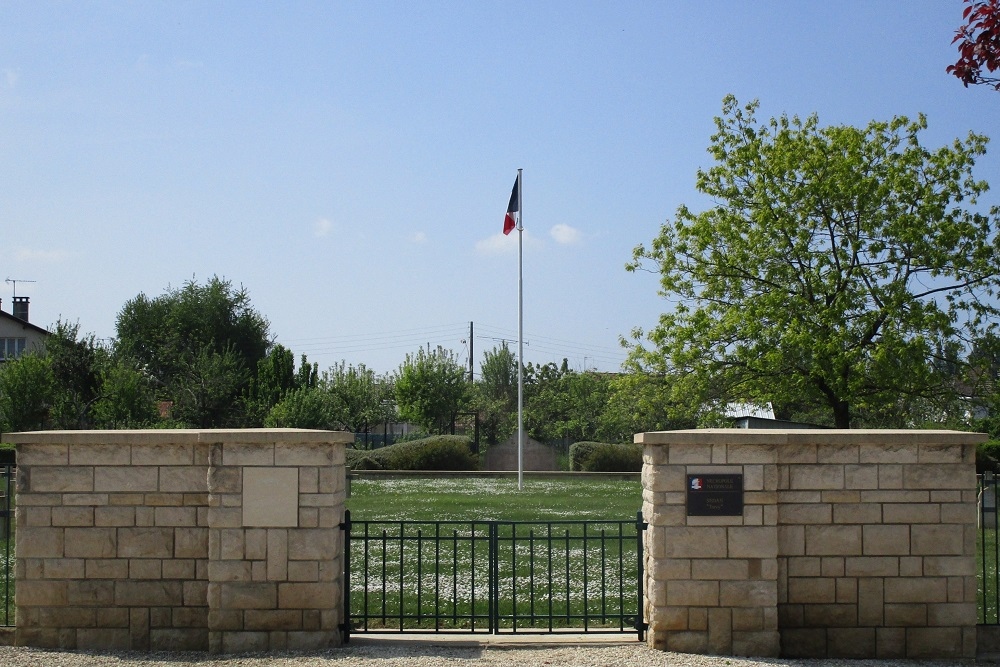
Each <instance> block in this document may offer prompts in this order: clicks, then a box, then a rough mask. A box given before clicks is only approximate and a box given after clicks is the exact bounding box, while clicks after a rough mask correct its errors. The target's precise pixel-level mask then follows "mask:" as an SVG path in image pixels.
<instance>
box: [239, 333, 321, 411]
mask: <svg viewBox="0 0 1000 667" xmlns="http://www.w3.org/2000/svg"><path fill="white" fill-rule="evenodd" d="M315 371H316V369H315V364H309V363H308V362H307V361H306V355H302V363H301V366H300V367H299V370H298V371H296V370H295V355H294V354H292V351H291V350H289V349H288V348H286V347H285V346H284V345H275V346H274V347H273V348H271V351H270V352H268V354H267V356H266V357H264V358H263V359H261V360H260V361H258V362H257V373H256V375H255V377H254V378H252V379H251V381H250V389H249V391H248V392H247V397H246V406H247V407H246V413H247V422H248V424H250V425H253V426H261V425H263V423H264V419H265V417H267V414H268V413H269V412H270V411H271V408H273V407H274V406H275V405H277V404H278V403H279V402H280V401H281V399H282V398H284V397H285V395H286V394H287V393H288V392H289V391H291V390H292V389H296V388H298V387H315V386H316V381H315V378H314V376H315Z"/></svg>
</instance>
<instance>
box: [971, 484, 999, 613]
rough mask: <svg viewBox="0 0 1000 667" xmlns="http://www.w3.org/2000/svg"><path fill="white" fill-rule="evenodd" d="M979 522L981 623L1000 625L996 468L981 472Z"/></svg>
mask: <svg viewBox="0 0 1000 667" xmlns="http://www.w3.org/2000/svg"><path fill="white" fill-rule="evenodd" d="M978 493H979V503H978V506H979V507H978V522H979V531H978V536H977V540H976V542H977V544H976V547H977V548H976V560H977V563H976V578H977V579H978V589H979V598H978V603H979V605H978V606H979V610H978V611H979V623H981V624H983V625H1000V586H998V583H997V569H998V567H1000V543H998V541H997V528H998V527H1000V524H998V520H997V476H996V475H995V474H994V473H992V472H986V473H983V474H982V475H979V490H978Z"/></svg>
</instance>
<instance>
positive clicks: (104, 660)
mask: <svg viewBox="0 0 1000 667" xmlns="http://www.w3.org/2000/svg"><path fill="white" fill-rule="evenodd" d="M963 664H964V665H968V664H969V663H968V662H919V663H918V662H913V661H880V660H777V659H770V658H761V659H748V658H727V657H716V656H701V655H690V654H686V653H665V652H662V651H654V650H652V649H649V648H647V647H646V646H645V645H643V644H639V643H636V644H635V645H627V646H568V647H558V648H539V647H495V646H488V647H475V646H471V647H470V646H442V645H432V644H407V645H400V644H395V645H391V646H386V645H382V646H372V645H367V646H351V647H349V648H341V649H334V650H329V651H321V652H316V653H297V654H291V653H271V654H246V655H239V656H232V655H229V656H213V655H208V654H206V653H78V652H67V651H43V650H39V649H30V648H21V647H6V646H5V647H0V666H2V667H479V666H483V667H494V666H495V667H536V666H538V667H560V666H564V667H668V666H669V667H753V666H756V665H761V666H764V665H766V666H769V667H773V666H775V665H809V666H810V667H835V666H836V667H843V666H845V665H850V666H851V667H869V666H870V667H887V666H890V665H896V666H899V667H903V666H906V667H914V666H915V665H921V666H925V667H930V666H932V665H963Z"/></svg>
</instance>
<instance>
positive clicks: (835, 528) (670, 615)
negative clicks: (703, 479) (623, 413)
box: [635, 429, 986, 658]
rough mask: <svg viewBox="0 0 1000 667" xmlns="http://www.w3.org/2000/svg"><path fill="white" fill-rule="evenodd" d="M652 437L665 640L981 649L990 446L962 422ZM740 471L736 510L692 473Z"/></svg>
mask: <svg viewBox="0 0 1000 667" xmlns="http://www.w3.org/2000/svg"><path fill="white" fill-rule="evenodd" d="M635 439H636V442H639V443H642V444H644V445H645V454H644V466H643V475H642V481H643V513H644V515H645V518H646V520H647V521H648V522H649V524H650V525H649V529H648V530H647V532H646V536H645V572H646V576H645V582H644V586H645V595H646V598H645V600H646V602H645V606H646V609H645V613H646V620H647V622H648V623H649V626H650V627H649V635H648V637H649V643H650V645H651V646H653V647H656V648H660V649H664V650H673V651H684V652H692V653H715V654H730V655H758V656H778V655H782V656H785V657H852V658H874V657H879V658H971V657H975V632H976V578H975V549H976V532H975V531H976V511H977V510H976V479H975V445H976V443H978V442H982V441H983V440H985V439H986V436H985V435H983V434H975V433H960V432H954V431H863V430H853V431H837V430H764V429H759V430H746V429H706V430H697V431H673V432H662V433H640V434H637V435H636V438H635ZM716 474H723V475H738V476H741V477H742V482H743V508H742V511H741V512H739V514H738V515H735V516H726V515H721V516H693V515H692V512H691V511H690V508H689V506H688V503H689V498H691V495H690V493H689V489H688V486H689V485H690V484H691V481H690V480H691V477H690V476H692V475H694V476H701V475H716Z"/></svg>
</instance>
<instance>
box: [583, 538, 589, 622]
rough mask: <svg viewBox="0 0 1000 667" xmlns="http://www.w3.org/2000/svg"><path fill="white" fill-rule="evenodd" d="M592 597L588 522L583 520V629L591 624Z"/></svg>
mask: <svg viewBox="0 0 1000 667" xmlns="http://www.w3.org/2000/svg"><path fill="white" fill-rule="evenodd" d="M589 613H590V598H589V597H588V590H587V522H586V521H584V522H583V631H584V632H587V631H588V630H589V629H590V628H589V627H588V626H589V621H590V618H589Z"/></svg>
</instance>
